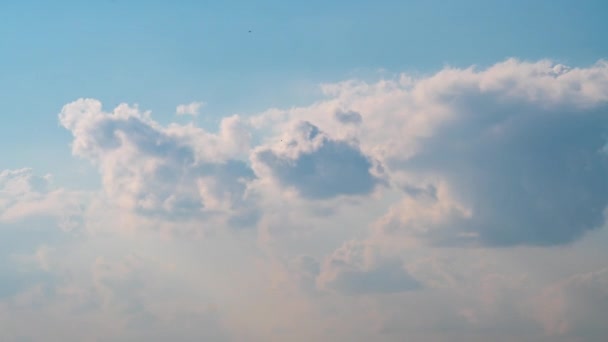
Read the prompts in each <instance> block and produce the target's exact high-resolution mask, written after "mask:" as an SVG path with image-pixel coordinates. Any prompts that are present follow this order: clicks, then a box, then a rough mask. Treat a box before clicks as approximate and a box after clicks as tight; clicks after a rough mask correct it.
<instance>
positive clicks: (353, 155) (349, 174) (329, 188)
mask: <svg viewBox="0 0 608 342" xmlns="http://www.w3.org/2000/svg"><path fill="white" fill-rule="evenodd" d="M284 144H285V145H286V146H281V147H282V148H283V149H282V150H279V151H274V150H271V149H263V150H261V151H258V152H257V154H256V155H255V158H256V159H257V160H259V161H260V162H261V163H263V164H265V166H267V167H268V168H269V169H270V170H271V172H272V174H273V176H274V177H276V179H277V180H278V181H279V182H280V183H281V184H282V185H284V186H292V187H294V188H296V189H297V191H298V192H299V193H300V195H302V196H303V197H305V198H309V199H326V198H331V197H335V196H339V195H366V194H369V193H370V192H371V191H372V190H373V189H374V186H375V185H376V184H377V182H378V180H377V179H376V178H375V177H374V176H373V175H372V174H371V173H370V169H371V168H372V163H371V162H370V160H369V158H368V157H366V156H365V155H363V154H362V153H361V151H360V150H359V149H358V148H357V147H355V146H353V145H351V144H349V143H348V142H346V141H338V140H332V139H330V138H329V137H328V136H327V135H325V134H324V133H323V132H321V131H319V129H318V128H317V127H316V126H314V125H312V124H310V123H308V122H301V123H299V124H297V126H296V127H295V129H294V131H293V134H292V135H291V136H289V137H288V138H285V142H284Z"/></svg>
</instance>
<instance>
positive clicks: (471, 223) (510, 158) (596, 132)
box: [341, 60, 608, 246]
mask: <svg viewBox="0 0 608 342" xmlns="http://www.w3.org/2000/svg"><path fill="white" fill-rule="evenodd" d="M606 85H608V64H606V63H601V62H600V63H598V64H597V65H594V66H593V67H590V68H588V69H570V68H566V67H563V66H559V65H554V64H552V63H550V62H546V61H543V62H538V63H525V62H519V61H515V60H509V61H507V62H504V63H499V64H497V65H495V66H492V67H490V68H488V69H486V70H480V71H477V70H474V69H466V70H461V69H448V70H444V71H442V72H440V73H438V74H436V75H434V76H432V77H428V78H423V79H421V80H409V81H408V82H405V83H404V84H399V83H395V84H393V85H392V86H391V87H386V86H384V88H388V89H384V88H382V91H383V93H384V94H383V98H387V99H388V100H387V101H390V103H383V106H384V107H391V108H397V107H398V108H400V110H399V112H394V113H390V112H389V113H387V114H386V116H383V115H384V114H383V113H382V112H376V111H374V108H375V107H376V106H375V105H370V104H369V103H370V102H372V100H373V99H374V98H376V97H379V95H378V91H379V90H378V88H374V86H369V87H370V88H371V89H370V90H369V95H367V94H366V92H361V91H359V92H358V93H357V97H359V98H364V100H359V101H360V102H361V103H360V104H357V103H356V101H357V100H356V99H350V96H352V95H351V94H352V92H354V91H350V90H348V86H344V87H345V88H346V89H342V90H341V94H346V95H342V96H343V97H347V98H348V99H349V100H350V101H355V104H354V105H353V110H356V111H358V112H360V113H362V115H363V122H369V121H371V120H377V122H374V123H373V124H374V125H375V126H382V125H386V128H385V131H386V132H390V128H389V125H390V124H393V125H394V126H399V125H402V124H403V123H406V125H405V126H403V128H402V131H401V133H402V136H403V137H404V140H402V141H401V142H400V140H399V138H398V136H397V135H388V136H387V137H386V139H385V141H383V142H381V141H378V140H373V141H370V140H366V139H365V134H364V133H363V135H364V136H363V137H362V138H361V139H360V141H361V145H362V148H363V150H368V149H372V150H378V151H382V154H381V155H378V156H376V158H377V159H379V160H381V161H383V162H384V163H385V165H386V166H387V167H388V169H390V170H391V174H392V175H393V177H394V176H395V175H399V174H405V175H406V176H405V178H406V179H408V180H407V181H406V183H405V185H403V184H402V186H405V187H406V188H407V187H409V188H428V187H429V186H431V187H432V186H435V185H437V184H439V183H441V184H443V185H444V186H445V187H446V189H448V190H449V193H450V194H451V195H452V196H451V200H452V201H454V202H455V204H454V205H452V206H453V207H454V206H455V207H459V208H462V210H461V212H462V213H463V214H462V215H454V214H453V211H447V210H446V211H444V213H443V214H449V215H450V217H447V216H446V217H444V219H439V217H435V219H434V220H432V221H434V222H432V223H431V222H429V220H426V223H425V224H426V227H425V231H427V233H425V235H426V237H427V238H429V239H430V240H431V241H432V242H433V243H439V244H454V243H456V244H459V243H464V242H467V243H468V242H477V243H481V244H484V245H489V246H510V245H517V244H528V245H554V244H564V243H568V242H571V241H574V240H576V239H578V238H579V237H581V236H582V235H583V234H584V233H585V232H586V231H589V230H593V229H596V228H598V227H599V226H601V225H602V224H603V222H604V219H605V218H604V209H605V208H606V206H607V205H608V177H606V175H607V174H608V154H607V153H606V151H607V149H606V144H607V142H608V139H607V137H608V105H607V102H608V90H607V89H608V88H607V87H606ZM378 87H380V86H378ZM366 97H369V98H366ZM343 101H346V100H343ZM364 105H365V106H367V110H362V109H361V108H359V107H363V106H364ZM366 115H367V116H366ZM379 118H381V119H379ZM380 120H381V121H380ZM378 121H380V122H378ZM408 122H410V123H409V124H408ZM421 132H422V133H421ZM399 144H401V146H400V147H399V148H395V146H399ZM382 146H386V148H384V147H382ZM400 150H401V151H403V153H400ZM398 182H399V181H397V183H398ZM405 196H406V197H409V198H410V199H408V200H407V201H412V198H414V201H416V199H415V198H416V196H413V197H412V195H411V194H407V193H406V195H405ZM424 201H427V202H428V198H426V199H424ZM434 201H435V202H438V201H440V199H435V200H434ZM430 202H433V201H430ZM431 205H432V206H435V207H437V208H440V207H447V205H443V204H431ZM402 210H405V211H407V210H408V208H406V207H404V206H402ZM397 211H398V210H397V209H395V210H393V215H394V216H401V217H405V216H407V217H408V219H407V222H408V223H406V222H405V221H404V220H401V222H402V225H401V228H400V229H395V228H394V227H395V226H394V225H393V228H391V229H392V230H393V231H398V230H400V231H401V232H404V233H408V232H409V233H411V232H413V231H414V230H415V229H412V226H411V225H412V224H414V225H415V224H416V218H415V217H416V213H415V212H413V211H412V212H410V213H409V214H408V215H403V214H400V213H397ZM464 213H466V215H465V214H464ZM435 214H437V215H443V214H441V213H439V212H436V213H435ZM420 219H421V220H423V218H422V217H421V218H420ZM399 220H400V219H397V220H396V221H399ZM389 221H391V220H389ZM392 222H395V220H393V221H392Z"/></svg>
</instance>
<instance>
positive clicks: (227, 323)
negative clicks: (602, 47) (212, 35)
mask: <svg viewBox="0 0 608 342" xmlns="http://www.w3.org/2000/svg"><path fill="white" fill-rule="evenodd" d="M323 90H324V92H325V95H326V97H325V98H324V99H320V100H319V101H318V102H315V103H314V104H311V105H310V106H307V107H299V108H291V109H285V110H281V109H273V110H269V111H267V112H265V113H260V114H259V115H254V116H252V117H248V118H243V117H240V116H230V117H227V118H224V120H222V122H221V123H220V126H219V129H218V132H217V133H210V132H207V131H205V130H203V129H201V128H199V127H197V126H196V125H194V124H193V123H191V124H187V125H180V124H169V125H161V124H159V123H157V122H156V121H154V120H152V118H151V116H150V113H148V112H142V111H140V110H139V109H138V108H137V107H136V106H128V105H120V106H118V107H116V108H115V109H113V110H112V111H111V112H106V111H104V110H102V105H101V103H100V102H99V101H97V100H92V99H80V100H77V101H75V102H72V103H69V104H67V105H66V106H64V108H63V109H62V111H61V113H60V115H59V119H60V122H61V124H62V126H63V127H65V128H66V129H67V130H69V131H70V132H71V133H72V135H73V143H72V152H73V154H74V155H76V156H78V157H81V158H85V159H87V160H89V161H90V162H91V163H93V164H94V165H95V166H96V167H97V168H98V170H99V173H100V175H101V180H102V189H101V190H103V195H102V196H95V201H92V203H87V205H88V206H87V207H86V210H85V211H84V213H83V209H82V208H83V206H82V203H83V201H82V198H81V197H78V196H80V194H79V195H78V196H77V195H75V194H74V193H73V192H70V191H67V190H64V189H61V188H55V187H53V185H52V183H50V178H49V177H46V176H45V177H37V176H35V175H34V174H33V173H32V171H31V170H27V169H23V170H7V171H3V172H1V173H0V228H1V229H0V235H1V236H0V245H1V246H0V252H2V253H0V256H2V259H3V260H4V261H3V262H0V273H1V274H2V275H3V279H2V286H0V297H1V298H0V322H6V323H4V324H3V323H0V327H1V328H2V329H0V339H7V340H10V339H15V336H21V337H23V338H30V339H34V340H36V339H42V338H43V337H49V336H50V337H53V338H56V339H64V340H65V339H70V338H71V339H77V340H86V339H87V338H89V339H95V338H96V337H91V336H89V335H88V334H87V333H88V332H89V331H109V333H108V335H107V338H108V339H112V340H121V339H122V340H144V339H145V340H153V339H154V338H158V339H176V340H180V339H181V340H192V339H195V338H196V339H201V338H203V339H208V340H214V341H215V340H227V339H229V337H234V340H243V339H247V340H253V341H268V340H285V339H292V340H302V341H304V340H327V341H342V340H349V341H366V340H372V339H373V340H379V341H402V340H403V337H404V336H407V337H408V338H410V339H412V340H415V341H416V340H419V341H486V340H498V341H500V340H505V341H511V340H514V339H516V340H527V341H554V340H557V341H572V340H581V341H595V340H598V341H599V340H602V339H601V337H604V336H605V334H606V331H605V329H604V327H603V325H602V324H601V323H602V322H600V320H601V318H602V317H604V316H605V314H606V305H605V304H606V300H605V299H606V296H607V294H606V291H605V290H604V288H606V274H607V273H606V265H605V261H604V260H606V251H605V242H606V241H608V238H607V236H608V235H606V231H607V230H606V229H605V216H604V212H605V209H606V205H607V204H608V178H607V177H606V174H607V173H606V172H607V171H608V156H607V154H606V153H607V152H606V151H607V150H608V148H607V147H606V146H608V145H607V140H606V139H607V138H606V137H607V135H606V134H607V133H608V116H606V114H607V113H608V64H606V63H604V62H599V63H597V64H596V65H593V66H589V67H585V68H569V67H565V66H562V65H557V64H555V63H552V62H549V61H540V62H535V63H529V62H522V61H517V60H507V61H505V62H502V63H498V64H496V65H493V66H491V67H489V68H485V69H482V70H480V69H477V68H467V69H455V68H445V69H444V70H442V71H440V72H438V73H436V74H434V75H426V76H419V77H411V76H409V75H399V76H398V77H396V78H394V79H388V80H381V81H378V82H375V83H368V82H362V81H354V80H351V81H346V82H342V83H337V84H331V85H324V86H323ZM178 111H179V110H178ZM186 111H190V110H189V109H187V108H186V107H184V109H183V112H184V113H185V112H186ZM190 112H195V111H194V110H192V111H190ZM78 213H80V214H78ZM74 215H75V216H76V217H80V220H82V221H84V222H83V223H85V226H86V227H87V228H88V229H86V230H83V231H82V232H81V235H78V236H77V237H76V236H75V235H74V236H71V235H70V239H67V240H69V241H68V243H65V241H64V240H65V239H64V240H62V238H60V237H57V236H56V235H52V234H50V235H49V233H48V232H49V231H50V230H48V229H46V230H45V229H43V228H48V227H46V226H47V225H48V222H46V221H48V218H49V217H51V218H55V219H58V218H61V217H64V216H67V217H72V216H74ZM78 215H80V216H78ZM32 218H42V219H41V220H38V221H36V220H33V219H32ZM43 221H44V222H43ZM68 221H69V220H68ZM75 221H78V220H75ZM24 222H25V223H27V227H26V225H25V224H23V223H24ZM20 224H21V225H20ZM244 225H251V226H256V227H257V230H254V229H249V230H234V229H225V228H227V227H228V226H244ZM124 226H134V227H137V228H141V229H135V230H133V231H126V230H124V231H121V232H120V233H117V232H116V231H115V230H113V228H114V227H121V228H122V227H124ZM602 226H604V228H601V227H602ZM7 227H8V228H7ZM24 227H26V228H28V229H30V230H24V231H27V232H28V233H27V234H23V232H24V231H21V230H20V229H23V228H24ZM206 227H213V229H214V230H213V233H214V234H209V235H206V234H203V233H201V234H191V233H192V232H197V231H202V230H205V229H204V228H206ZM166 230H170V231H171V233H173V234H170V238H167V237H166V236H165V235H163V234H162V232H165V231H166ZM159 231H160V232H161V233H159ZM175 232H178V233H179V232H188V234H187V237H184V235H180V234H175ZM29 233H33V234H29ZM256 234H257V235H258V236H255V235H256ZM602 234H603V235H602ZM26 235H27V236H26ZM199 236H205V238H206V239H197V238H198V237H199ZM256 238H257V239H256ZM20 239H21V240H20ZM25 240H27V241H25ZM47 246H48V247H47ZM471 246H473V247H475V248H468V247H471ZM463 247H467V248H463ZM495 247H502V248H495ZM135 254H136V255H135ZM159 260H162V261H159ZM23 261H26V262H23ZM32 264H36V265H37V267H36V268H35V272H34V270H33V268H32V267H31V266H32ZM593 269H596V270H598V271H590V270H593ZM24 270H25V271H24ZM45 277H46V278H45ZM48 278H52V281H51V280H49V279H48ZM559 279H562V280H559ZM556 280H557V281H556ZM261 308H263V310H264V312H265V313H266V314H264V315H260V310H261ZM49 317H50V318H51V319H50V320H49ZM24 322H27V324H26V323H24ZM74 322H76V324H74ZM32 324H34V325H36V326H37V327H38V329H35V330H36V331H34V330H32V329H29V328H30V327H31V325H32ZM9 326H10V327H13V328H12V329H13V330H11V331H9V330H8V329H5V328H6V327H9ZM56 326H57V327H62V326H63V327H73V326H78V327H82V329H64V330H62V332H61V333H60V332H58V331H59V330H61V329H56V328H55V327H56ZM81 330H82V331H81ZM294 336H297V337H295V338H294Z"/></svg>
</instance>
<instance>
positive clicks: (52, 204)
mask: <svg viewBox="0 0 608 342" xmlns="http://www.w3.org/2000/svg"><path fill="white" fill-rule="evenodd" d="M85 200H86V196H85V194H84V193H79V192H75V191H68V190H66V189H62V188H57V187H55V186H53V184H52V176H51V175H48V174H47V175H45V176H37V175H36V174H34V172H33V170H32V169H30V168H23V169H18V170H3V171H0V222H4V223H6V224H8V223H14V222H18V221H20V220H24V219H29V218H32V217H38V218H43V217H46V218H48V217H51V218H54V219H55V220H56V222H58V223H59V225H60V227H61V228H63V229H66V230H71V229H73V228H75V227H76V226H77V225H78V224H79V222H80V216H81V214H82V212H83V206H84V203H85Z"/></svg>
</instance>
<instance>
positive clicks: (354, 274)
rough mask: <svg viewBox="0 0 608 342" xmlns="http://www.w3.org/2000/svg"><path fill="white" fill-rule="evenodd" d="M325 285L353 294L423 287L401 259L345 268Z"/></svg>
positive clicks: (389, 291) (390, 291)
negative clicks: (357, 268)
mask: <svg viewBox="0 0 608 342" xmlns="http://www.w3.org/2000/svg"><path fill="white" fill-rule="evenodd" d="M324 285H325V287H326V288H328V289H331V290H334V291H338V292H341V293H345V294H351V295H359V294H380V293H397V292H403V291H411V290H417V289H420V288H422V286H421V284H420V283H419V282H418V281H416V279H414V278H413V277H412V276H410V275H409V274H408V273H407V271H405V270H404V269H403V265H402V263H401V261H400V260H390V261H386V262H383V263H381V264H379V265H376V266H375V267H374V268H372V269H370V270H344V271H342V272H340V273H338V274H337V275H336V277H335V278H333V279H331V280H328V281H327V282H326V283H325V284H324Z"/></svg>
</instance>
